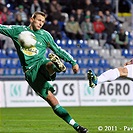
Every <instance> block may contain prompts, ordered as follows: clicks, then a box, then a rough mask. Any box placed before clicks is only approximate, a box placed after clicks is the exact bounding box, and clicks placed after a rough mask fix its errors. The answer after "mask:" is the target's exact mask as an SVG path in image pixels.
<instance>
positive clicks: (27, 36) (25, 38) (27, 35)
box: [18, 31, 36, 48]
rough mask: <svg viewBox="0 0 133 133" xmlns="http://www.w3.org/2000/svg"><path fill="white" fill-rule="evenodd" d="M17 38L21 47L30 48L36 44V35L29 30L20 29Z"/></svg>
mask: <svg viewBox="0 0 133 133" xmlns="http://www.w3.org/2000/svg"><path fill="white" fill-rule="evenodd" d="M18 40H19V42H20V44H21V46H22V47H25V48H30V47H32V46H34V45H35V44H36V36H35V35H34V34H33V33H32V32H30V31H22V32H21V33H20V34H19V36H18Z"/></svg>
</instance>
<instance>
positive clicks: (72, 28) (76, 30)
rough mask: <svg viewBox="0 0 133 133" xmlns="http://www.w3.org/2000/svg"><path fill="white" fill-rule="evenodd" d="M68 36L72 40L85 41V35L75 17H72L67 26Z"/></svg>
mask: <svg viewBox="0 0 133 133" xmlns="http://www.w3.org/2000/svg"><path fill="white" fill-rule="evenodd" d="M65 30H66V34H67V36H68V37H69V38H70V39H83V33H82V30H81V28H80V26H79V23H78V22H76V21H75V18H74V16H73V15H70V19H69V21H68V22H67V23H66V26H65Z"/></svg>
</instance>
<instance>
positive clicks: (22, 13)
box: [15, 5, 28, 22]
mask: <svg viewBox="0 0 133 133" xmlns="http://www.w3.org/2000/svg"><path fill="white" fill-rule="evenodd" d="M17 14H20V15H21V18H22V21H24V22H27V21H28V16H27V14H26V12H25V11H24V7H23V5H19V6H18V11H17V12H16V14H15V15H17Z"/></svg>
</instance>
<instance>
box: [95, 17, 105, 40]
mask: <svg viewBox="0 0 133 133" xmlns="http://www.w3.org/2000/svg"><path fill="white" fill-rule="evenodd" d="M93 26H94V31H95V33H94V39H97V40H98V41H99V40H100V39H105V37H104V30H105V26H104V23H103V22H102V21H101V18H100V16H95V21H94V22H93Z"/></svg>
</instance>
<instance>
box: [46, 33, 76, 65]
mask: <svg viewBox="0 0 133 133" xmlns="http://www.w3.org/2000/svg"><path fill="white" fill-rule="evenodd" d="M48 39H49V42H48V47H49V48H50V49H51V50H52V51H53V52H54V53H55V54H57V55H58V56H59V57H60V58H61V59H62V60H64V61H66V62H69V63H70V64H72V66H74V65H76V64H77V63H76V60H74V59H73V57H72V56H71V55H70V54H69V53H68V52H66V51H65V50H64V49H62V48H61V47H59V46H58V45H57V44H56V43H55V42H54V39H53V37H52V36H51V35H50V34H49V35H48Z"/></svg>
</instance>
